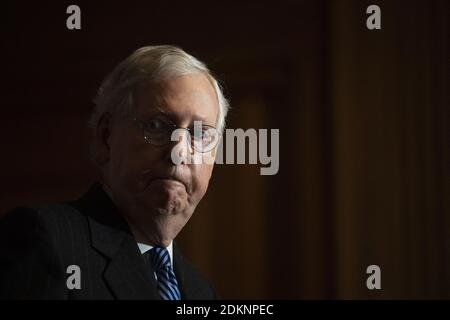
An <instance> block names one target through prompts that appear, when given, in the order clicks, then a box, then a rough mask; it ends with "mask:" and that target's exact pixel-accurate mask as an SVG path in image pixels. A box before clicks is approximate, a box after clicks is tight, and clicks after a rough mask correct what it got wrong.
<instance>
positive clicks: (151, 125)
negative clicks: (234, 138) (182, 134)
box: [129, 116, 220, 153]
mask: <svg viewBox="0 0 450 320" xmlns="http://www.w3.org/2000/svg"><path fill="white" fill-rule="evenodd" d="M129 118H130V119H131V120H133V121H134V122H136V123H138V124H139V126H140V127H141V129H142V131H143V135H144V139H145V140H146V141H147V142H148V143H150V144H152V145H154V146H164V145H168V144H169V143H170V142H171V141H173V140H172V133H173V132H174V131H175V130H176V129H182V130H186V131H187V132H188V138H190V142H191V147H192V148H193V149H194V150H195V151H198V152H201V153H206V152H209V151H211V150H212V149H214V148H215V147H216V145H217V143H218V142H219V138H220V133H219V130H217V129H216V128H214V127H213V126H208V125H205V124H201V125H199V124H197V123H198V122H200V123H201V121H194V125H193V126H191V127H188V128H183V127H179V126H177V125H176V124H174V123H172V122H170V121H168V120H165V119H162V118H159V117H156V118H153V119H150V120H148V121H142V120H139V119H137V118H136V117H133V116H132V117H129Z"/></svg>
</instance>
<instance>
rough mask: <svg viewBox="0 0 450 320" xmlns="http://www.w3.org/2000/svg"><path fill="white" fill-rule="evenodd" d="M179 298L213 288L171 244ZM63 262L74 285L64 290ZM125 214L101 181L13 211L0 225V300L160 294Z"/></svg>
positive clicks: (211, 295) (210, 294) (209, 295)
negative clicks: (75, 270)
mask: <svg viewBox="0 0 450 320" xmlns="http://www.w3.org/2000/svg"><path fill="white" fill-rule="evenodd" d="M173 259H174V271H175V274H176V276H177V280H178V283H179V287H180V291H181V297H182V299H215V298H217V296H216V293H215V291H214V289H213V288H212V287H211V285H210V284H209V283H208V281H207V280H205V279H204V278H203V277H202V276H201V275H200V274H199V273H198V272H197V271H196V270H194V268H193V267H192V266H191V264H190V263H189V262H188V261H187V260H186V259H185V258H184V257H183V256H182V254H181V252H180V250H179V248H178V247H177V246H176V244H175V243H174V245H173ZM69 265H77V266H79V267H80V269H81V289H72V290H69V289H68V288H67V285H66V281H67V278H68V277H69V276H70V275H71V273H66V271H67V267H68V266H69ZM151 268H152V267H151V265H148V264H146V262H145V259H144V258H143V256H142V255H141V253H140V251H139V248H138V246H137V244H136V241H135V239H134V237H133V235H132V234H131V232H130V230H129V228H128V226H127V224H126V222H125V220H124V218H123V217H122V215H121V214H120V212H119V211H118V209H117V208H116V207H115V206H114V204H113V202H112V201H111V200H110V198H109V197H108V195H107V194H106V193H105V192H104V191H103V188H102V187H101V185H100V184H98V183H97V184H94V185H93V186H92V187H91V188H90V190H89V191H88V192H87V193H86V194H84V195H83V196H82V197H81V198H80V199H79V200H77V201H74V202H67V203H63V204H54V205H49V206H45V207H42V208H36V209H33V208H25V207H24V208H17V209H14V210H12V211H11V212H9V213H8V214H7V215H6V216H5V217H4V218H3V219H2V220H1V222H0V299H159V297H158V293H157V289H156V281H155V278H154V275H153V270H152V269H151Z"/></svg>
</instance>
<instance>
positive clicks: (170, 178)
mask: <svg viewBox="0 0 450 320" xmlns="http://www.w3.org/2000/svg"><path fill="white" fill-rule="evenodd" d="M155 180H169V181H175V182H178V183H181V184H182V185H183V186H184V187H185V189H186V190H188V189H187V184H186V183H185V182H184V181H182V180H181V179H179V178H177V177H175V176H156V177H153V178H151V179H150V180H149V183H148V185H150V183H152V182H153V181H155Z"/></svg>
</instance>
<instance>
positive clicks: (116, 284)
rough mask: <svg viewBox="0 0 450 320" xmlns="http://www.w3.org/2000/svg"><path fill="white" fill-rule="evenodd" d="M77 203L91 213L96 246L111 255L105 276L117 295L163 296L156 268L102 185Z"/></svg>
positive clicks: (135, 297)
mask: <svg viewBox="0 0 450 320" xmlns="http://www.w3.org/2000/svg"><path fill="white" fill-rule="evenodd" d="M74 206H76V207H77V208H78V209H79V210H80V211H81V212H83V213H84V214H86V215H87V216H88V221H89V229H90V233H91V244H92V247H93V248H95V249H96V250H97V251H98V252H100V253H101V254H102V255H104V256H105V257H106V258H107V261H108V263H107V266H106V268H105V270H104V273H103V276H104V280H105V282H106V283H107V285H108V287H109V288H110V289H111V291H112V293H113V295H114V297H116V298H117V299H159V297H158V294H157V289H156V282H155V279H154V277H153V276H152V275H153V271H152V270H151V268H149V267H147V266H146V265H145V263H144V259H143V257H142V255H141V253H140V251H139V248H138V246H137V244H136V241H135V239H134V237H133V235H132V233H131V231H130V230H129V228H128V225H127V223H126V222H125V219H124V218H123V217H122V215H121V214H120V212H119V211H118V210H117V208H116V207H115V205H114V204H113V202H112V201H111V199H110V198H109V197H108V195H107V194H106V193H105V192H104V191H103V188H102V186H101V185H100V184H94V185H93V186H92V187H91V189H90V190H89V191H88V192H87V193H86V194H85V195H84V196H83V197H82V198H81V199H80V200H79V201H77V202H76V203H75V204H74Z"/></svg>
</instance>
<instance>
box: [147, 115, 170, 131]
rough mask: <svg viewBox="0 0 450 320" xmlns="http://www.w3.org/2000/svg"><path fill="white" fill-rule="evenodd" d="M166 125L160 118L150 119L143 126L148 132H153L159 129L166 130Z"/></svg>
mask: <svg viewBox="0 0 450 320" xmlns="http://www.w3.org/2000/svg"><path fill="white" fill-rule="evenodd" d="M167 127H168V124H167V123H166V122H165V121H163V120H161V119H157V118H156V119H151V120H149V121H147V122H146V124H145V128H146V130H148V131H149V132H155V131H161V130H166V129H167Z"/></svg>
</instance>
